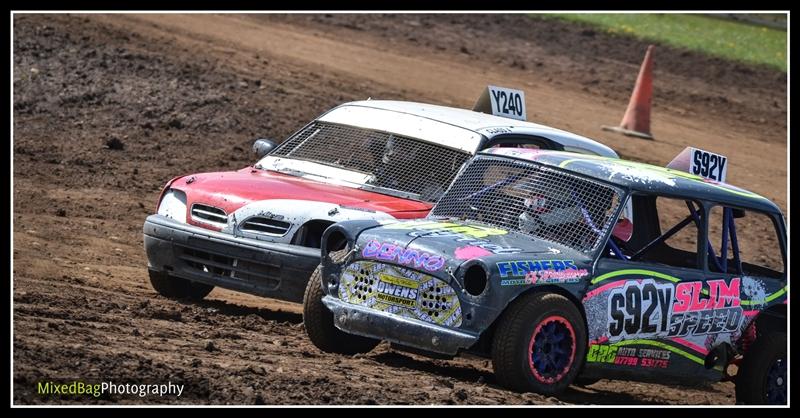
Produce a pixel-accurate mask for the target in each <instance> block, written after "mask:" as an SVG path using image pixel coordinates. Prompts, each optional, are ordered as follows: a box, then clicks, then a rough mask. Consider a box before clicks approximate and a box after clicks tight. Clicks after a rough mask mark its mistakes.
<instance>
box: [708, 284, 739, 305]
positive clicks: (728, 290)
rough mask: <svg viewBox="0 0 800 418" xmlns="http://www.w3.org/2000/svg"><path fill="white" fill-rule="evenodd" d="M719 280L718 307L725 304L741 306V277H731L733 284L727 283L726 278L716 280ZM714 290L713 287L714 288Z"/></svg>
mask: <svg viewBox="0 0 800 418" xmlns="http://www.w3.org/2000/svg"><path fill="white" fill-rule="evenodd" d="M715 281H718V282H719V288H718V292H719V293H718V295H719V296H718V297H717V300H718V302H717V306H716V307H717V308H722V307H724V306H739V304H740V300H739V278H738V277H737V278H735V279H731V284H730V285H726V284H725V281H724V280H715ZM712 290H713V289H712Z"/></svg>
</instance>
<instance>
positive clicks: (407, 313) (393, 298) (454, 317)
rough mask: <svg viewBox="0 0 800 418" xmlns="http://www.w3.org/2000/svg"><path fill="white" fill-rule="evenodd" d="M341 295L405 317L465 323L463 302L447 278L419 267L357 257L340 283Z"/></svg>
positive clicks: (346, 298)
mask: <svg viewBox="0 0 800 418" xmlns="http://www.w3.org/2000/svg"><path fill="white" fill-rule="evenodd" d="M339 299H341V300H343V301H344V302H347V303H351V304H354V305H361V306H365V307H368V308H371V309H375V310H378V311H383V312H387V313H391V314H395V315H399V316H402V317H405V318H413V319H419V320H422V321H425V322H431V323H434V324H438V325H444V326H448V327H458V326H460V325H461V302H460V301H459V299H458V295H457V294H456V292H455V290H453V288H452V287H450V285H449V284H447V283H446V282H445V281H443V280H440V279H438V278H436V277H433V276H430V275H427V274H423V273H420V272H418V271H415V270H411V269H406V268H402V267H397V266H392V265H389V264H383V263H375V262H372V261H357V262H354V263H351V264H349V265H348V266H347V267H346V268H345V270H344V272H343V274H342V278H341V283H340V284H339Z"/></svg>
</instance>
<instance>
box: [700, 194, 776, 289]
mask: <svg viewBox="0 0 800 418" xmlns="http://www.w3.org/2000/svg"><path fill="white" fill-rule="evenodd" d="M726 210H727V211H728V212H729V214H728V215H727V218H726V216H725V211H726ZM728 218H729V219H732V220H733V222H732V225H731V223H730V220H729V219H728ZM726 222H728V225H727V229H726V228H725V226H726V225H725V223H726ZM726 231H727V235H726V234H724V232H726ZM779 239H780V238H779V235H778V229H777V226H776V225H775V222H774V221H773V219H772V217H770V216H769V215H766V214H764V213H761V212H756V211H745V210H741V209H738V210H734V209H731V208H725V207H723V206H715V207H714V208H712V209H711V212H710V215H709V225H708V241H709V244H711V247H712V248H711V250H713V253H712V251H711V250H709V254H708V268H709V270H711V271H713V272H717V273H731V274H741V275H744V276H760V277H775V278H780V277H782V276H783V273H784V271H785V270H784V263H783V254H782V252H781V245H780V240H779ZM723 244H725V246H724V247H723Z"/></svg>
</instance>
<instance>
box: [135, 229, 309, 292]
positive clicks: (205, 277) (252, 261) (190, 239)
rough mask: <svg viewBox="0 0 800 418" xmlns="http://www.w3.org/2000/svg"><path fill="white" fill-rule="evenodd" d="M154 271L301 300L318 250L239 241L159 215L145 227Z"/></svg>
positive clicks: (148, 259) (231, 236) (145, 243)
mask: <svg viewBox="0 0 800 418" xmlns="http://www.w3.org/2000/svg"><path fill="white" fill-rule="evenodd" d="M144 247H145V250H146V252H147V265H148V268H149V269H150V270H154V271H158V272H165V273H167V274H169V275H171V276H176V277H180V278H183V279H187V280H192V281H196V282H200V283H205V284H209V285H214V286H219V287H223V288H226V289H231V290H235V291H239V292H244V293H250V294H254V295H258V296H264V297H269V298H275V299H281V300H286V301H290V302H298V303H299V302H302V301H303V293H304V291H305V287H306V284H307V283H308V279H309V278H310V277H311V274H312V273H313V272H314V269H315V268H316V267H317V266H318V265H319V263H320V250H319V249H317V248H308V247H302V246H298V245H291V244H283V243H272V242H264V241H259V240H255V239H249V238H242V237H235V236H233V235H230V234H225V233H221V232H216V231H211V230H207V229H203V228H199V227H196V226H193V225H188V224H185V223H181V222H177V221H175V220H173V219H171V218H167V217H165V216H161V215H150V216H148V217H147V219H146V220H145V223H144Z"/></svg>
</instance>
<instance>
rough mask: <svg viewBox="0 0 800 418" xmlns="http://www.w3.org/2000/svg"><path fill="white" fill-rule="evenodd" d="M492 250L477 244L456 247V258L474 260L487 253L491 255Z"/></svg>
mask: <svg viewBox="0 0 800 418" xmlns="http://www.w3.org/2000/svg"><path fill="white" fill-rule="evenodd" d="M491 254H492V252H491V251H488V250H484V249H483V248H481V247H475V246H472V245H471V246H467V247H459V248H456V252H455V255H456V258H457V259H459V260H472V259H473V258H478V257H483V256H485V255H491Z"/></svg>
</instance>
